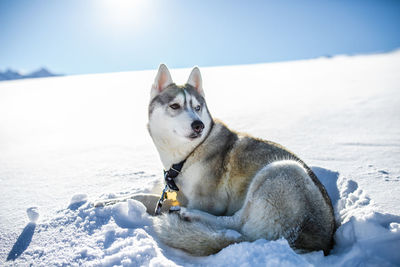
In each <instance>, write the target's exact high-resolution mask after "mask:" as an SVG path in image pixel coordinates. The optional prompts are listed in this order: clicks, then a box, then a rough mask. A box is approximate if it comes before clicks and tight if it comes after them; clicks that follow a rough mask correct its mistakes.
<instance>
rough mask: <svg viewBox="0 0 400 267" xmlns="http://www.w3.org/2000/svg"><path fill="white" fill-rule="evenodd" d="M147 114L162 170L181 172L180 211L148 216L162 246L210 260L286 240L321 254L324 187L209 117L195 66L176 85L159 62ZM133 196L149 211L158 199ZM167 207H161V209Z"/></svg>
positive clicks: (331, 226)
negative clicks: (235, 248)
mask: <svg viewBox="0 0 400 267" xmlns="http://www.w3.org/2000/svg"><path fill="white" fill-rule="evenodd" d="M148 115H149V123H148V129H149V132H150V135H151V137H152V139H153V141H154V144H155V146H156V148H157V150H158V152H159V155H160V158H161V161H162V163H163V165H164V168H165V170H171V167H172V166H177V164H178V165H179V167H180V168H181V170H176V174H177V176H176V177H175V178H174V180H173V181H174V182H175V185H176V186H177V188H176V190H178V189H179V191H177V196H176V198H177V200H178V201H179V203H180V206H181V210H180V212H175V213H163V214H162V215H161V216H156V217H154V218H155V219H154V221H155V230H156V232H157V234H158V237H159V238H160V239H161V241H162V242H164V243H165V244H167V245H169V246H171V247H174V248H179V249H182V250H185V251H187V252H189V253H191V254H193V255H209V254H213V253H216V252H218V251H220V250H221V249H223V248H224V247H226V246H228V245H229V244H232V243H237V242H241V241H254V240H256V239H259V238H265V239H268V240H276V239H279V238H285V239H287V240H288V242H289V245H290V246H291V247H292V248H293V249H295V250H296V251H297V252H308V251H315V250H323V251H324V253H325V254H328V252H329V250H330V249H331V247H332V245H333V233H334V231H335V220H334V214H333V208H332V204H331V200H330V198H329V196H328V194H327V192H326V190H325V188H324V187H323V185H322V184H321V183H320V182H319V180H318V178H317V177H316V176H315V174H314V173H313V172H312V171H311V169H310V168H309V167H308V166H307V165H306V164H305V163H304V162H303V161H302V160H300V159H299V158H298V157H297V156H296V155H295V154H293V153H292V152H290V151H289V150H287V149H286V148H284V147H283V146H281V145H278V144H276V143H273V142H270V141H265V140H261V139H257V138H253V137H251V136H249V135H246V134H241V133H236V132H234V131H232V130H230V129H229V128H228V127H227V126H225V125H224V124H223V123H221V122H219V121H217V120H214V119H213V118H212V117H211V115H210V113H209V111H208V108H207V105H206V102H205V99H204V91H203V87H202V78H201V74H200V70H199V69H198V68H197V67H195V68H194V69H193V70H192V72H191V74H190V76H189V79H188V81H187V83H186V84H185V85H183V86H178V85H176V84H174V83H173V81H172V78H171V75H170V73H169V71H168V68H167V67H166V66H165V65H163V64H162V65H160V67H159V70H158V73H157V76H156V78H155V82H154V84H153V86H152V89H151V97H150V105H149V114H148ZM179 163H180V164H179ZM133 198H135V199H137V200H139V201H142V202H143V203H144V204H145V206H146V207H147V210H148V212H149V213H152V212H153V211H154V208H155V205H156V202H157V200H158V198H159V196H154V195H140V196H135V197H133ZM170 204H171V201H166V202H164V206H163V210H164V211H165V210H168V208H169V207H170Z"/></svg>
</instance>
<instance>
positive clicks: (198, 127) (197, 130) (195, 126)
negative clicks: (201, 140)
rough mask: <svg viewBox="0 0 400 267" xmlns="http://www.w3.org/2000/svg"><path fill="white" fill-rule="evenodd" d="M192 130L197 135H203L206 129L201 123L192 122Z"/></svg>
mask: <svg viewBox="0 0 400 267" xmlns="http://www.w3.org/2000/svg"><path fill="white" fill-rule="evenodd" d="M192 129H193V131H194V132H195V133H198V134H199V133H201V132H202V131H203V129H204V124H203V123H202V122H201V121H198V120H197V121H194V122H192Z"/></svg>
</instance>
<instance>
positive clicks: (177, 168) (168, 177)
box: [154, 159, 186, 215]
mask: <svg viewBox="0 0 400 267" xmlns="http://www.w3.org/2000/svg"><path fill="white" fill-rule="evenodd" d="M185 162H186V159H185V160H183V161H181V162H179V163H177V164H173V165H172V167H171V168H170V169H169V170H168V171H166V170H164V180H165V183H166V185H165V188H164V190H163V192H162V193H161V197H160V199H159V200H158V202H157V206H156V209H155V211H154V213H155V215H159V214H160V213H161V207H162V204H163V202H164V200H165V199H166V198H167V192H168V191H179V188H178V186H177V185H176V183H175V181H174V178H176V177H177V176H178V175H179V173H180V172H181V170H182V168H183V164H185Z"/></svg>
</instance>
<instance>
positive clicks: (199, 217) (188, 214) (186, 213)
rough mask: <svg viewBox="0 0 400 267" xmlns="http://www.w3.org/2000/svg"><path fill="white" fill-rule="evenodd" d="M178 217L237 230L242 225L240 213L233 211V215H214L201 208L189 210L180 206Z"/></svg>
mask: <svg viewBox="0 0 400 267" xmlns="http://www.w3.org/2000/svg"><path fill="white" fill-rule="evenodd" d="M179 215H180V217H181V218H182V219H183V220H187V221H200V222H204V223H207V224H211V225H215V226H218V227H220V228H227V229H232V230H237V231H239V230H240V228H241V227H242V223H241V221H240V215H239V214H238V213H235V214H234V215H233V216H215V215H212V214H210V213H207V212H204V211H201V210H194V209H193V210H191V209H186V208H183V207H181V211H180V212H179Z"/></svg>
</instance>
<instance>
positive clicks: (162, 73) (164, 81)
mask: <svg viewBox="0 0 400 267" xmlns="http://www.w3.org/2000/svg"><path fill="white" fill-rule="evenodd" d="M172 83H174V82H173V81H172V78H171V74H170V73H169V70H168V68H167V66H165V65H164V64H161V65H160V67H159V68H158V72H157V76H156V78H155V80H154V84H153V86H152V87H151V99H153V98H154V97H155V96H156V95H158V94H159V93H160V92H161V91H162V90H164V89H165V88H167V87H168V85H170V84H172Z"/></svg>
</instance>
